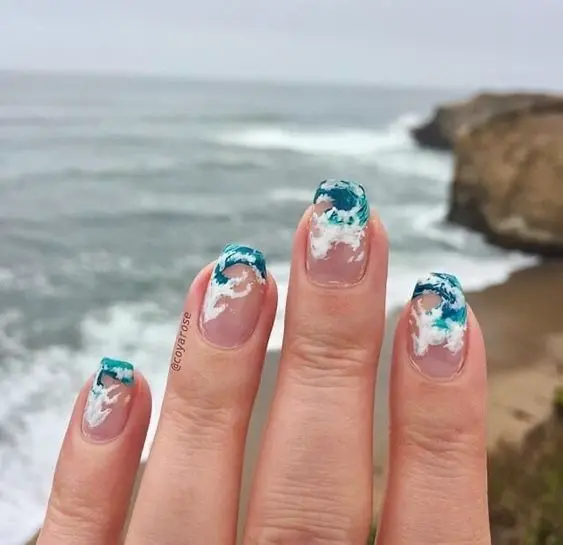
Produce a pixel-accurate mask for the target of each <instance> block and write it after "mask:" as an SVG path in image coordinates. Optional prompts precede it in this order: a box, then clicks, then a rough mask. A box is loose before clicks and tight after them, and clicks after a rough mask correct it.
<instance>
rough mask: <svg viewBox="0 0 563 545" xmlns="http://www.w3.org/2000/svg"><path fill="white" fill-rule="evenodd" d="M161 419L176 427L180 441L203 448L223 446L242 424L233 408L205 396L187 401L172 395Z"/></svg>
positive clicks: (168, 398)
mask: <svg viewBox="0 0 563 545" xmlns="http://www.w3.org/2000/svg"><path fill="white" fill-rule="evenodd" d="M162 419H163V422H167V423H168V424H170V425H171V426H172V427H173V429H174V434H175V435H176V437H177V438H179V439H180V440H182V438H185V439H186V440H189V441H190V442H191V443H194V442H197V443H198V444H199V445H200V447H214V446H216V445H218V444H223V443H224V441H225V440H226V439H227V438H228V437H230V436H231V435H232V430H233V429H237V428H238V426H239V423H240V421H242V417H240V416H238V415H237V411H235V410H234V409H233V408H231V407H225V406H223V405H222V404H221V403H218V402H217V401H214V400H210V399H207V398H206V397H205V396H201V397H199V396H195V397H194V398H193V399H191V400H190V401H186V400H185V399H183V398H179V397H177V396H175V395H173V394H169V395H168V396H167V399H166V402H165V403H164V405H163V407H162Z"/></svg>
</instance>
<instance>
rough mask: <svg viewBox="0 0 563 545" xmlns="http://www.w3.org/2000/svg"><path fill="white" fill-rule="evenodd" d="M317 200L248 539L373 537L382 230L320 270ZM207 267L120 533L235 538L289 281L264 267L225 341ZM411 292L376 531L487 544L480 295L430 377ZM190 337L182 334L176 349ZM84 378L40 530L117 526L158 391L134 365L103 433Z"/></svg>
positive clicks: (76, 535) (294, 283)
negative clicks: (351, 260)
mask: <svg viewBox="0 0 563 545" xmlns="http://www.w3.org/2000/svg"><path fill="white" fill-rule="evenodd" d="M312 213H313V210H312V207H311V208H309V209H308V210H307V211H306V212H305V214H304V216H303V218H302V220H301V222H300V224H299V225H298V227H297V230H296V235H295V241H294V247H293V254H292V268H291V279H290V286H289V293H288V301H287V309H286V327H285V338H284V343H283V349H282V357H281V362H280V368H279V374H278V379H277V387H276V391H275V395H274V399H273V403H272V407H271V411H270V414H269V417H268V420H267V424H266V428H265V431H264V435H263V441H262V447H261V454H260V457H259V461H258V466H257V468H256V473H255V477H254V484H253V488H252V493H251V497H250V504H249V508H248V516H247V520H246V524H245V527H244V530H243V532H242V543H243V545H320V544H323V545H364V544H365V543H366V540H367V536H368V533H369V527H370V522H371V514H372V493H373V490H372V482H373V479H372V445H373V404H374V389H375V377H376V372H377V364H378V359H379V352H380V348H381V343H382V339H383V329H384V325H385V289H386V288H385V287H386V280H387V259H388V246H387V237H386V234H385V231H384V229H383V227H382V225H381V223H380V222H379V220H378V219H377V217H376V216H375V215H374V214H372V216H371V218H370V220H369V223H368V225H367V233H366V238H365V241H366V244H367V245H368V246H367V248H366V250H367V251H366V260H367V262H366V263H365V271H364V272H363V276H361V278H360V280H358V281H356V278H355V277H354V283H351V284H347V285H342V284H341V283H334V284H331V283H327V282H321V283H319V282H316V281H314V279H312V278H311V277H310V274H311V273H313V274H314V270H313V269H312V268H310V267H309V268H308V267H307V256H308V246H307V244H308V238H309V225H310V219H311V215H312ZM344 250H345V249H344ZM335 251H337V252H339V251H343V249H342V248H336V249H335ZM212 269H213V264H210V265H209V266H207V267H206V268H204V269H203V270H202V271H201V273H200V274H199V275H198V276H197V278H196V279H195V280H194V282H193V283H192V286H191V287H190V290H189V292H188V295H187V298H186V301H185V305H184V310H183V314H182V316H184V317H185V316H188V315H189V316H190V320H189V322H190V323H189V327H186V328H185V329H187V331H184V333H183V339H182V341H180V340H179V339H180V332H181V331H182V330H181V329H180V330H179V337H178V338H177V339H176V343H175V344H174V347H175V348H174V350H173V356H172V358H171V361H172V362H173V365H172V369H171V371H170V374H169V378H168V385H167V389H166V394H165V399H164V402H163V406H162V412H161V416H160V420H159V424H158V430H157V434H156V437H155V441H154V444H153V447H152V451H151V454H150V458H149V460H148V462H147V466H146V470H145V473H144V477H143V480H142V483H141V487H140V490H139V495H138V498H137V501H136V505H135V507H134V511H133V515H132V519H131V524H130V527H129V531H128V534H127V536H126V538H125V543H126V545H155V544H157V543H158V544H159V545H177V544H179V543H190V545H200V544H201V545H209V544H214V545H234V544H235V539H236V532H237V518H238V498H239V492H240V480H241V469H242V462H243V455H244V442H245V437H246V431H247V427H248V423H249V419H250V414H251V410H252V405H253V402H254V398H255V395H256V392H257V389H258V385H259V381H260V374H261V369H262V364H263V361H264V355H265V351H266V346H267V341H268V336H269V334H270V331H271V327H272V324H273V320H274V316H275V310H276V303H277V300H276V298H277V294H276V286H275V282H274V280H273V278H272V277H271V276H269V275H268V276H267V281H266V283H265V284H264V290H263V292H261V295H260V297H261V299H260V304H259V308H258V307H256V305H257V303H256V300H255V299H253V300H252V303H251V304H252V307H253V308H258V316H257V317H256V316H255V313H254V311H253V312H252V313H249V316H250V314H252V319H255V323H256V326H255V328H254V331H253V332H252V333H251V334H250V335H249V336H248V338H247V339H246V340H245V341H244V342H242V344H237V345H236V346H232V345H233V344H235V343H234V342H231V339H228V340H227V342H226V343H224V344H226V345H227V346H221V345H220V343H217V334H218V330H217V331H213V332H212V333H211V334H210V333H209V332H207V333H206V329H205V327H202V325H201V321H200V319H199V317H200V313H201V309H202V306H203V305H204V298H205V291H206V287H207V285H208V283H209V278H210V275H211V272H212ZM236 272H237V271H236V270H234V271H233V272H232V274H236ZM323 274H324V273H323ZM354 274H356V272H354ZM238 301H239V302H238V303H237V304H239V305H241V304H242V303H240V300H238ZM410 304H411V303H408V305H407V306H406V308H405V312H404V314H403V317H402V319H401V320H400V322H399V325H398V327H397V331H396V336H395V348H394V356H393V365H392V379H391V396H390V404H391V436H390V449H391V450H390V461H391V463H390V472H389V476H388V484H387V489H386V496H385V502H384V508H383V513H382V515H381V520H380V521H379V528H380V532H379V537H378V544H379V545H406V544H408V545H428V544H430V543H432V544H444V545H445V544H448V545H462V544H463V545H467V544H468V543H471V544H472V545H487V544H489V543H490V537H489V530H488V515H487V505H486V484H485V483H486V462H485V440H484V427H485V394H486V366H485V352H484V347H483V341H482V337H481V332H480V329H479V325H478V323H477V320H476V318H475V316H474V315H473V314H472V313H471V312H470V311H469V313H468V328H467V339H466V352H465V360H464V362H463V365H462V366H461V368H460V371H459V372H458V373H456V374H455V375H454V376H452V377H450V378H441V377H439V378H436V377H434V378H432V377H430V376H428V375H425V374H424V373H422V372H421V370H420V368H419V367H418V366H416V365H414V364H413V362H412V361H411V359H410V355H409V346H410V345H409V342H410V339H411V332H410V330H409V327H410V326H409V319H408V316H409V311H410ZM248 319H250V318H248ZM206 335H207V336H206ZM209 337H210V338H209ZM240 338H242V336H241V337H240ZM237 339H238V337H237ZM179 343H180V345H181V346H182V349H181V350H176V347H178V346H179ZM174 354H177V355H176V356H174ZM89 386H90V384H87V385H85V388H84V390H83V391H82V392H81V394H80V396H79V397H78V399H77V402H76V407H75V411H74V414H73V416H72V419H71V422H70V424H69V428H68V433H67V436H66V439H65V442H64V444H63V447H62V450H61V456H60V460H59V464H58V467H57V472H56V476H55V482H54V485H53V492H52V495H51V499H50V502H49V507H48V511H47V516H46V520H45V526H44V529H43V531H42V533H41V537H40V539H39V542H38V543H39V545H70V544H71V543H72V544H75V543H81V544H85V545H90V544H92V545H94V544H96V545H114V544H117V543H119V540H120V528H121V525H122V524H123V522H124V519H125V515H126V510H127V507H128V503H129V494H130V490H131V486H132V483H133V480H134V475H135V472H136V470H137V466H138V459H139V455H140V452H141V448H142V443H143V439H144V436H145V433H146V428H147V423H148V418H149V407H150V400H149V391H148V387H147V385H146V383H145V381H144V380H143V379H142V377H141V376H140V374H139V373H138V372H137V373H136V380H135V395H134V396H133V397H132V402H131V408H130V415H129V418H128V420H127V422H126V424H125V426H124V428H123V431H122V432H121V434H120V435H119V436H118V437H117V438H115V439H113V440H112V441H110V442H105V443H95V442H92V441H90V440H89V439H88V437H86V436H84V435H83V434H82V430H81V420H82V411H83V408H84V403H85V400H86V395H87V391H88V389H89ZM380 433H383V431H382V430H381V431H380ZM100 475H103V479H102V478H100Z"/></svg>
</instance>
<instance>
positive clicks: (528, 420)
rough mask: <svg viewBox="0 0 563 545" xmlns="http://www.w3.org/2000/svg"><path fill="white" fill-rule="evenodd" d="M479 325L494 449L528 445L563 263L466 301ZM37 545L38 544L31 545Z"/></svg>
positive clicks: (560, 335)
mask: <svg viewBox="0 0 563 545" xmlns="http://www.w3.org/2000/svg"><path fill="white" fill-rule="evenodd" d="M466 295H467V299H468V301H469V304H470V305H471V307H472V309H473V311H474V312H475V314H476V315H477V317H478V319H479V323H480V324H481V328H482V330H483V334H484V337H485V345H486V348H487V354H488V375H489V395H488V400H489V401H488V428H487V444H488V448H489V450H491V449H494V448H495V447H496V446H497V445H498V443H499V442H500V441H503V440H507V441H510V442H520V441H521V440H522V438H523V437H524V435H525V433H526V432H527V431H528V430H530V429H531V428H532V427H533V426H535V425H536V424H538V423H540V422H541V421H543V420H544V419H545V418H546V417H547V416H548V414H549V412H550V408H551V400H552V396H553V390H554V388H555V386H556V385H557V384H563V313H561V312H560V309H561V308H563V261H547V262H544V263H542V264H539V265H537V266H534V267H530V268H528V269H522V270H520V271H516V272H514V273H512V274H511V276H510V277H509V278H508V279H507V280H506V281H505V282H504V283H501V284H498V285H495V286H490V287H488V288H485V289H483V290H479V291H473V292H472V291H470V292H469V293H467V294H466ZM398 313H399V309H393V310H391V311H390V312H388V316H387V324H386V335H385V340H384V345H383V347H382V352H381V359H380V366H379V376H378V383H377V391H376V396H377V398H376V403H375V408H376V411H375V425H376V433H375V441H374V457H375V460H374V483H375V489H374V514H377V512H378V510H379V505H380V501H381V499H382V495H383V493H384V485H385V483H384V481H385V466H386V462H385V458H386V451H387V383H388V376H389V368H390V360H391V345H392V339H393V334H394V331H395V324H396V321H397V318H398ZM279 356H280V352H279V351H272V352H269V353H268V354H267V358H266V362H265V365H264V372H263V376H262V382H261V385H260V390H259V392H258V396H257V399H256V402H255V406H254V407H255V410H254V412H253V417H252V420H251V423H250V427H249V432H248V437H247V452H246V460H245V468H244V473H243V479H242V501H241V509H240V517H241V519H243V518H244V515H245V512H246V503H247V500H248V495H249V491H250V477H251V473H252V469H253V467H254V465H255V462H256V458H257V454H258V449H259V442H260V434H261V430H262V427H263V426H264V424H265V422H266V419H267V415H268V409H269V405H270V401H271V398H272V395H273V391H274V386H275V382H276V375H277V362H278V360H279ZM33 543H35V538H33V539H32V540H31V541H29V542H28V544H27V545H32V544H33Z"/></svg>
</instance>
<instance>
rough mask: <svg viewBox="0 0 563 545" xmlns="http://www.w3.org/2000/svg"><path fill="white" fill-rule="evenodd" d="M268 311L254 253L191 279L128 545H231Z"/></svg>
mask: <svg viewBox="0 0 563 545" xmlns="http://www.w3.org/2000/svg"><path fill="white" fill-rule="evenodd" d="M204 292H205V294H204ZM275 311H276V287H275V284H274V282H273V280H272V279H271V278H270V277H268V276H267V274H266V268H265V262H264V258H263V256H262V254H260V253H259V252H258V251H256V250H252V249H251V248H248V247H243V246H232V245H230V246H227V247H226V248H225V250H224V252H223V254H222V255H221V256H220V258H219V260H218V261H217V263H216V265H215V267H214V268H213V271H211V268H210V267H208V268H206V269H205V270H204V271H203V272H202V273H201V274H200V275H199V276H198V277H197V278H196V279H195V281H194V283H193V284H192V286H191V289H190V292H189V294H188V297H187V300H186V304H185V307H184V312H183V315H182V316H183V318H182V321H181V325H180V330H179V332H178V336H177V338H176V343H175V345H174V349H173V354H172V362H171V371H170V374H169V378H168V385H167V388H166V394H165V399H164V402H163V406H162V412H161V417H160V422H159V425H158V430H157V434H156V437H155V441H154V443H153V447H152V450H151V454H150V458H149V461H148V463H147V466H146V469H145V473H144V477H143V481H142V483H141V487H140V490H139V495H138V499H137V502H136V505H135V509H134V512H133V517H132V520H131V525H130V530H129V532H128V536H127V540H126V543H127V544H129V545H144V544H149V543H150V544H154V543H158V544H159V545H167V544H170V545H172V544H173V545H177V544H178V543H187V542H189V543H190V545H197V544H202V545H209V544H210V543H213V544H220V545H231V544H233V543H234V540H235V536H236V524H237V513H238V500H239V489H240V480H241V469H242V461H243V452H244V443H245V437H246V431H247V427H248V422H249V419H250V413H251V410H252V404H253V402H254V398H255V395H256V391H257V388H258V385H259V382H260V373H261V369H262V364H263V361H264V355H265V351H266V346H267V342H268V337H269V334H270V331H271V328H272V323H273V320H274V316H275Z"/></svg>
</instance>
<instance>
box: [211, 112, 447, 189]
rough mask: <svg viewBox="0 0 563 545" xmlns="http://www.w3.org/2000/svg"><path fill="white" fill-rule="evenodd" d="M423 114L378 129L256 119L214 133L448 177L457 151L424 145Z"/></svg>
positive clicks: (239, 141)
mask: <svg viewBox="0 0 563 545" xmlns="http://www.w3.org/2000/svg"><path fill="white" fill-rule="evenodd" d="M419 119H420V117H419V116H418V115H416V114H413V113H406V114H404V115H401V116H399V117H398V118H397V119H396V120H395V121H393V122H392V123H390V124H389V125H387V126H386V127H383V128H381V129H372V130H369V129H357V128H341V127H335V128H325V129H318V130H309V129H303V128H299V127H297V128H289V127H284V126H280V125H275V124H270V125H256V126H247V127H244V128H240V129H238V130H233V129H228V130H224V131H223V132H222V133H219V135H216V136H213V139H214V140H215V141H217V142H219V143H220V144H223V145H229V146H236V147H240V148H247V149H253V150H261V151H289V152H294V153H301V154H308V155H320V156H330V157H332V158H334V157H340V158H350V159H353V160H356V161H358V162H361V163H365V162H367V163H371V164H374V165H376V166H377V167H379V168H381V169H383V170H387V171H389V172H393V173H396V174H400V175H406V176H409V175H416V176H420V177H426V178H432V179H438V180H440V181H447V180H448V179H449V178H450V177H451V172H452V158H451V155H450V154H447V153H439V152H433V151H428V150H422V149H420V148H418V146H417V145H416V144H415V142H414V141H413V139H412V137H411V135H410V129H411V128H412V127H413V126H414V125H416V123H417V122H418V121H419Z"/></svg>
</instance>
